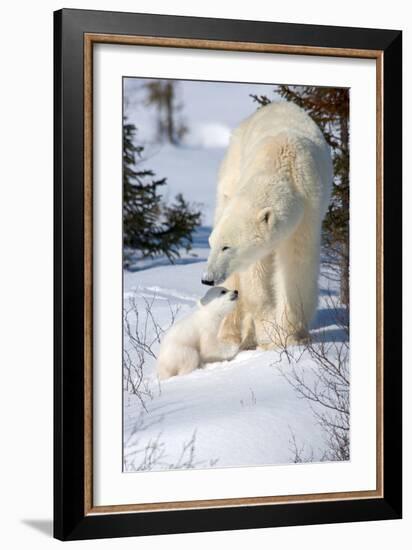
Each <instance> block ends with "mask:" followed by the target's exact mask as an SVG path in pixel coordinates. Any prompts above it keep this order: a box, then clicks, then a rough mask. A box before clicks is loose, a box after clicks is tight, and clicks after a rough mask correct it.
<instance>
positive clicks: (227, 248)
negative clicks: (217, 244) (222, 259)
mask: <svg viewBox="0 0 412 550" xmlns="http://www.w3.org/2000/svg"><path fill="white" fill-rule="evenodd" d="M229 248H230V246H222V252H225V250H229Z"/></svg>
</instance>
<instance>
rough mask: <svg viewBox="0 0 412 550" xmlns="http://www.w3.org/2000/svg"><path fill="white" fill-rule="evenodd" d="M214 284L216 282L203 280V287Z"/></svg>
mask: <svg viewBox="0 0 412 550" xmlns="http://www.w3.org/2000/svg"><path fill="white" fill-rule="evenodd" d="M214 284H215V281H213V280H210V279H203V278H202V285H207V286H213V285H214Z"/></svg>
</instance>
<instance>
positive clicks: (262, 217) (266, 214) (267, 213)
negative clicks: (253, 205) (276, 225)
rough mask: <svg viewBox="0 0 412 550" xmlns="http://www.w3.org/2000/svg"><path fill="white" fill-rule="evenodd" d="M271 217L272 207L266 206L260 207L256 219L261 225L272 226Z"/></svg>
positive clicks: (272, 216)
mask: <svg viewBox="0 0 412 550" xmlns="http://www.w3.org/2000/svg"><path fill="white" fill-rule="evenodd" d="M273 218H274V215H273V208H271V207H270V206H267V207H266V208H262V210H259V213H258V216H257V221H258V224H259V225H260V226H261V227H272V225H273Z"/></svg>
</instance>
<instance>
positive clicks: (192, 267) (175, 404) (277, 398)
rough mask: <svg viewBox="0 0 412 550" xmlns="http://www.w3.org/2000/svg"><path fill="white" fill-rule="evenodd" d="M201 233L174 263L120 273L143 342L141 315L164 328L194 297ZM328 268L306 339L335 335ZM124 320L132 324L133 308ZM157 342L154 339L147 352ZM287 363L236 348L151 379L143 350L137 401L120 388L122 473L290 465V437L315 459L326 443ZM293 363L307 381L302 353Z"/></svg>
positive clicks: (339, 335)
mask: <svg viewBox="0 0 412 550" xmlns="http://www.w3.org/2000/svg"><path fill="white" fill-rule="evenodd" d="M207 234H208V228H201V230H200V231H199V232H198V233H197V235H196V238H195V248H194V249H193V250H192V253H191V254H190V255H189V254H185V255H184V256H183V257H182V258H181V259H180V260H178V261H177V263H176V264H175V265H171V264H169V262H168V261H167V260H166V259H157V260H153V261H146V262H144V263H141V262H140V263H138V266H136V268H137V267H139V269H136V270H135V271H125V273H124V300H125V308H126V309H130V307H131V303H132V301H134V302H135V304H136V306H137V308H138V311H139V333H140V337H141V338H142V339H145V342H147V343H150V342H152V341H153V340H156V331H155V327H154V325H153V322H152V321H151V319H150V316H149V319H148V320H147V313H146V311H147V308H148V307H150V313H151V314H153V317H154V319H155V321H156V323H158V324H159V325H160V326H161V327H163V328H167V327H168V326H169V325H170V322H171V317H172V315H174V313H175V312H177V313H176V319H179V318H180V317H181V316H183V315H186V314H187V313H188V312H190V311H191V310H192V308H194V307H196V301H197V300H198V299H199V298H200V297H201V296H202V295H203V294H204V292H205V287H204V286H202V285H201V283H200V277H201V272H202V270H203V269H204V265H205V261H206V258H207V255H208V246H207ZM328 275H329V274H328V273H327V270H326V269H325V268H324V269H323V270H322V273H321V276H320V300H319V308H318V312H317V316H316V318H315V321H314V323H313V326H312V330H311V333H312V336H313V337H314V339H315V340H316V336H317V335H318V337H319V339H322V340H325V339H326V340H327V341H340V340H342V339H344V338H345V334H344V333H343V331H342V330H341V328H339V326H337V325H336V323H335V321H334V315H335V313H334V312H333V311H331V310H330V307H331V299H330V297H332V298H333V297H334V296H335V297H336V295H337V284H336V283H335V282H333V280H331V278H330V277H329V276H328ZM172 312H173V313H172ZM128 319H129V322H130V326H131V329H132V331H134V329H135V320H136V317H135V313H134V312H133V311H132V312H130V313H129V316H128ZM144 332H146V336H145V337H144ZM128 340H129V339H128V337H127V335H126V337H125V348H126V349H128V350H129V351H130V350H131V346H130V342H129V341H128ZM158 349H159V344H158V342H157V341H155V342H154V344H153V346H152V350H153V351H154V354H156V352H157V351H158ZM131 354H132V355H133V351H131ZM288 368H289V367H288V362H287V358H286V357H282V356H281V355H280V353H279V352H277V351H244V352H241V353H239V355H238V356H237V357H236V358H235V359H234V360H232V361H225V362H221V363H214V364H211V365H209V366H207V367H206V368H204V369H200V370H197V371H195V372H193V373H191V374H189V375H186V376H181V377H175V378H171V379H169V380H167V381H164V382H161V383H160V382H159V381H158V380H157V377H156V374H155V359H154V358H153V357H151V356H150V354H149V353H145V354H144V365H143V376H144V381H143V382H142V384H141V388H142V390H143V389H144V391H145V394H146V395H145V396H143V399H144V407H145V408H144V407H143V405H142V403H141V401H140V399H139V398H138V397H136V396H135V395H132V394H131V393H130V392H128V391H125V392H124V465H125V471H136V470H140V469H153V470H157V469H168V468H170V467H188V466H190V467H199V468H203V467H210V466H215V467H228V466H245V465H264V464H281V463H290V462H293V461H294V459H295V448H294V444H293V437H295V441H296V442H297V445H298V447H299V448H300V449H302V447H303V451H302V452H303V455H304V456H303V458H305V456H306V457H307V458H308V457H309V456H310V454H311V453H312V452H313V457H314V459H315V460H316V458H317V457H321V456H322V455H323V454H324V452H325V451H326V450H327V447H328V445H327V441H326V439H325V433H324V432H323V430H322V428H321V427H320V426H319V424H318V423H317V421H316V419H315V417H314V415H313V411H312V409H311V407H310V405H309V403H308V401H307V400H304V399H301V398H299V396H298V395H297V393H296V391H295V390H294V389H293V387H292V386H291V385H290V384H289V383H288V382H287V380H286V379H285V378H284V376H282V374H281V372H280V371H284V370H285V369H286V372H287V369H288ZM299 368H300V369H301V372H304V373H305V377H306V381H307V382H308V383H309V384H310V383H311V380H312V379H313V377H314V376H315V375H316V368H319V367H318V366H317V365H314V363H313V361H312V360H310V359H309V358H305V357H303V358H302V359H301V360H300V362H299ZM145 409H146V410H145Z"/></svg>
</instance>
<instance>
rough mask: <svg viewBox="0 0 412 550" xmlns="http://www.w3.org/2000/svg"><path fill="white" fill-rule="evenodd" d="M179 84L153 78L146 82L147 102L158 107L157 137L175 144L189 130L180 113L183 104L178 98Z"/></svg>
mask: <svg viewBox="0 0 412 550" xmlns="http://www.w3.org/2000/svg"><path fill="white" fill-rule="evenodd" d="M178 85H179V83H178V82H176V81H174V80H151V81H149V82H148V83H147V84H145V88H146V89H147V99H146V103H147V105H153V106H154V107H156V109H157V139H158V140H159V141H164V140H165V139H166V140H167V141H169V142H170V143H172V144H173V145H178V144H179V143H180V141H181V139H182V137H183V136H184V135H185V134H186V132H187V128H186V126H185V124H184V123H183V121H182V118H181V115H180V112H181V110H182V107H183V106H182V104H181V103H179V102H178V99H177V93H178Z"/></svg>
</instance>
